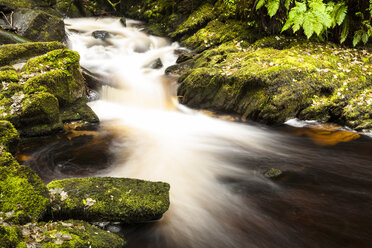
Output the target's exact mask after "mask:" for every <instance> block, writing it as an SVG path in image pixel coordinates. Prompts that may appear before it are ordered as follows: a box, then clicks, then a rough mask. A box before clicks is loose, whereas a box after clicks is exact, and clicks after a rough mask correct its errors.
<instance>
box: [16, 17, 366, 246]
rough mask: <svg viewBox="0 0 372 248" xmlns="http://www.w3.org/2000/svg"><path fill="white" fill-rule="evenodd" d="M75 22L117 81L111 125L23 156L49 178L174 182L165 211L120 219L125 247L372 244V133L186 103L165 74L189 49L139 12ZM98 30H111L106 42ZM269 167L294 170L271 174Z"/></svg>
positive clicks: (96, 60)
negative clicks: (249, 117)
mask: <svg viewBox="0 0 372 248" xmlns="http://www.w3.org/2000/svg"><path fill="white" fill-rule="evenodd" d="M65 23H66V28H67V33H68V38H69V40H68V46H69V47H70V48H71V49H72V50H75V51H78V52H79V54H80V55H81V65H82V66H83V67H84V68H86V69H88V70H89V71H91V72H92V73H94V74H95V75H97V76H98V77H99V78H100V79H101V80H102V81H104V82H105V84H106V85H105V86H103V88H102V89H101V91H100V92H99V93H98V94H99V99H98V100H95V101H92V102H90V106H91V107H92V109H93V110H94V111H95V112H96V113H97V115H98V116H99V118H100V120H101V124H100V127H99V129H98V130H93V131H80V132H79V131H75V132H70V133H69V134H57V135H56V136H53V137H45V138H43V139H41V140H40V139H39V140H37V141H36V142H34V143H32V142H31V143H29V144H27V145H24V147H23V158H24V160H25V163H27V164H29V165H31V166H32V167H33V168H34V169H35V170H36V171H38V173H39V174H40V176H41V177H42V178H43V180H44V181H50V180H52V179H55V178H66V177H77V176H92V175H94V176H113V177H131V178H140V179H145V180H151V181H164V182H168V183H169V184H170V185H171V190H170V201H171V204H170V209H169V210H168V211H167V212H166V213H165V215H164V216H163V218H162V219H161V220H159V221H157V222H152V223H144V224H138V225H132V226H121V225H116V227H117V228H116V229H115V230H118V231H120V232H121V233H124V235H125V237H126V238H127V246H126V247H128V248H131V247H159V248H160V247H162V248H163V247H169V248H170V247H180V248H184V247H185V248H186V247H194V248H199V247H200V248H204V247H206V248H207V247H211V248H212V247H213V248H220V247H221V248H223V247H224V248H227V247H236V248H251V247H252V248H253V247H257V248H262V247H268V248H274V247H283V248H289V247H312V248H314V247H327V248H331V247H335V248H336V247H371V245H372V208H371V206H372V152H371V151H372V139H371V138H370V137H368V136H366V135H360V134H357V133H355V132H353V131H350V130H347V129H344V128H339V127H334V126H332V125H329V126H327V125H318V124H317V123H307V125H305V124H306V123H304V122H296V121H290V122H289V123H288V124H291V125H282V126H279V127H275V128H274V127H267V126H264V125H258V124H256V123H247V122H245V123H242V122H240V121H239V120H237V121H234V120H225V119H224V118H218V116H217V117H212V116H211V115H207V114H205V113H203V112H202V111H198V110H192V109H189V108H187V107H186V106H183V105H181V104H179V103H178V101H177V95H176V89H177V79H175V78H172V77H167V76H165V75H164V70H165V68H167V67H168V66H170V65H173V64H174V63H175V62H176V59H177V55H176V53H177V51H178V50H179V49H183V48H180V47H179V45H178V44H177V43H171V42H170V41H169V40H167V39H165V38H160V37H155V36H150V35H147V34H145V33H143V32H141V27H142V26H141V23H139V22H137V21H133V20H126V27H124V25H123V23H122V22H121V21H120V19H119V18H100V19H96V18H83V19H66V20H65ZM94 31H105V32H107V33H105V32H98V33H95V34H96V35H101V38H102V39H100V38H98V39H97V38H94V37H93V35H92V32H94ZM159 59H160V60H161V62H162V63H161V64H160V65H159V63H158V64H157V65H158V66H156V63H154V62H159ZM296 125H297V126H296ZM299 125H300V126H299ZM56 138H57V141H56ZM35 143H36V144H35ZM21 157H22V156H21ZM270 168H277V169H280V170H282V172H283V173H282V174H281V175H280V176H276V177H273V178H271V179H270V178H267V177H265V176H264V172H265V171H267V170H268V169H270ZM112 230H114V229H112Z"/></svg>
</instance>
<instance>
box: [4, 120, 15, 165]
mask: <svg viewBox="0 0 372 248" xmlns="http://www.w3.org/2000/svg"><path fill="white" fill-rule="evenodd" d="M18 143H19V135H18V132H17V130H16V129H15V128H14V126H13V125H12V123H10V122H8V121H0V167H1V166H12V165H18V162H17V161H16V160H15V159H14V158H13V155H12V154H11V153H15V152H16V149H17V146H18Z"/></svg>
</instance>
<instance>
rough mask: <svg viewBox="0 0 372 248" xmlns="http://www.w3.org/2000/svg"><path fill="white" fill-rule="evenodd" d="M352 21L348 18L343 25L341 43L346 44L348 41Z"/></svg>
mask: <svg viewBox="0 0 372 248" xmlns="http://www.w3.org/2000/svg"><path fill="white" fill-rule="evenodd" d="M349 22H350V19H349V18H346V19H345V21H344V23H343V24H342V31H341V37H340V43H341V44H342V43H344V41H345V40H346V38H347V36H348V35H349V24H350V23H349Z"/></svg>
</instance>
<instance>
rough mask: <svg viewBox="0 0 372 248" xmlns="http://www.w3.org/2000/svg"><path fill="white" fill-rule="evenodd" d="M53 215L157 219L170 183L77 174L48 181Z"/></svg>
mask: <svg viewBox="0 0 372 248" xmlns="http://www.w3.org/2000/svg"><path fill="white" fill-rule="evenodd" d="M47 187H48V189H49V193H50V196H51V201H52V203H51V204H52V205H51V206H52V207H51V209H52V210H51V214H52V216H53V218H54V219H56V218H57V219H68V218H79V219H83V220H87V221H120V222H125V223H138V222H145V221H151V220H155V219H158V218H160V217H161V216H162V214H163V213H164V212H165V211H167V209H168V207H169V185H168V184H167V183H162V182H148V181H143V180H136V179H126V178H110V177H105V178H104V177H95V178H76V179H65V180H56V181H52V182H51V183H49V184H48V185H47Z"/></svg>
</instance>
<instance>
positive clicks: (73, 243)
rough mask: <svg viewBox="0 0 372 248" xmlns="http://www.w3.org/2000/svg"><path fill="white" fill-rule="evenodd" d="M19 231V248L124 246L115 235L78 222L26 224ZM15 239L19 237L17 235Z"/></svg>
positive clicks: (105, 247)
mask: <svg viewBox="0 0 372 248" xmlns="http://www.w3.org/2000/svg"><path fill="white" fill-rule="evenodd" d="M19 229H20V230H21V231H22V233H24V235H23V237H22V235H21V238H22V239H21V240H22V241H23V242H22V243H19V244H18V245H19V246H20V245H25V246H27V247H39V248H57V247H63V248H86V247H92V248H111V247H112V248H121V247H123V246H124V244H125V242H124V239H123V238H121V237H119V236H117V235H116V234H113V233H110V232H106V231H104V230H102V229H100V228H98V227H95V226H92V225H90V224H88V223H86V222H84V221H79V220H68V221H64V222H61V221H60V222H48V223H44V222H40V223H28V224H26V225H24V226H19V227H18V228H17V230H19ZM17 237H19V234H18V236H17ZM16 241H18V240H16ZM19 246H17V248H19ZM12 247H15V246H12Z"/></svg>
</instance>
